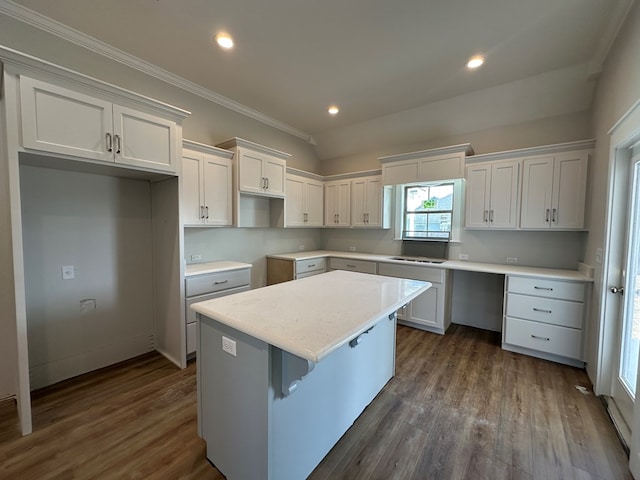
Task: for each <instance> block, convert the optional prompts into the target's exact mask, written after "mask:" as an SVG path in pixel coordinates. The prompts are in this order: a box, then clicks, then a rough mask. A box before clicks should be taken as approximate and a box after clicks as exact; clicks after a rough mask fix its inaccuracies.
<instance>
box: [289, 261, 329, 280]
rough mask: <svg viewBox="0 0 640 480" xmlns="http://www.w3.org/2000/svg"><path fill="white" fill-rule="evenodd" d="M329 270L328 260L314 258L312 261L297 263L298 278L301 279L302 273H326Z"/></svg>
mask: <svg viewBox="0 0 640 480" xmlns="http://www.w3.org/2000/svg"><path fill="white" fill-rule="evenodd" d="M326 269H327V259H326V258H312V259H310V260H298V261H297V262H296V278H300V274H301V273H306V272H313V271H316V270H322V271H325V270H326Z"/></svg>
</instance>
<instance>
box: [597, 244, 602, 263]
mask: <svg viewBox="0 0 640 480" xmlns="http://www.w3.org/2000/svg"><path fill="white" fill-rule="evenodd" d="M596 263H602V249H601V248H596Z"/></svg>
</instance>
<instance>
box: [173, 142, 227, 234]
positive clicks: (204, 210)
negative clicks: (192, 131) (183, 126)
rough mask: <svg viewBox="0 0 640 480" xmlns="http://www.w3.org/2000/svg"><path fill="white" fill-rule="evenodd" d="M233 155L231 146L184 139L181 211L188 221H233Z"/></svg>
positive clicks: (191, 223) (200, 223)
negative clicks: (227, 147) (223, 148)
mask: <svg viewBox="0 0 640 480" xmlns="http://www.w3.org/2000/svg"><path fill="white" fill-rule="evenodd" d="M196 149H197V150H196ZM232 156H233V154H232V153H231V152H229V151H227V150H222V149H219V148H215V147H209V146H208V145H202V144H198V143H196V142H190V141H185V142H184V149H183V151H182V200H181V211H182V216H183V223H184V224H185V225H187V226H206V225H209V226H229V225H231V224H232V223H233V209H232V206H233V203H232V202H233V200H232V199H233V197H232V161H231V157H232Z"/></svg>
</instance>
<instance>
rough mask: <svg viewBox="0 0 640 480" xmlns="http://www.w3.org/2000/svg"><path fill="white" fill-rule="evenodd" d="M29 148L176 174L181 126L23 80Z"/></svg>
mask: <svg viewBox="0 0 640 480" xmlns="http://www.w3.org/2000/svg"><path fill="white" fill-rule="evenodd" d="M20 100H21V106H22V116H21V119H22V143H23V146H24V148H25V149H30V150H36V151H40V152H48V153H54V154H58V155H70V156H74V157H79V158H82V159H85V160H99V161H102V162H109V163H117V164H122V165H129V166H134V167H138V168H143V169H150V170H158V171H162V172H169V173H176V172H177V165H176V152H177V144H178V141H179V139H178V134H177V125H176V122H175V121H173V120H171V119H167V118H162V117H160V116H157V115H151V114H149V113H145V112H142V111H138V110H136V109H133V108H129V107H126V106H123V105H119V104H115V103H112V102H111V101H109V100H106V99H100V98H97V97H93V96H89V95H86V94H84V93H80V92H77V91H74V90H70V89H68V88H63V87H60V86H58V85H53V84H49V83H46V82H43V81H40V80H35V79H32V78H29V77H25V76H21V77H20Z"/></svg>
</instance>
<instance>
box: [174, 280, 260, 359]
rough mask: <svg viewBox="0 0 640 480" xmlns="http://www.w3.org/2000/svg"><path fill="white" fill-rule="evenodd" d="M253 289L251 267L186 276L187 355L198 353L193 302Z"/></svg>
mask: <svg viewBox="0 0 640 480" xmlns="http://www.w3.org/2000/svg"><path fill="white" fill-rule="evenodd" d="M250 289H251V269H250V268H246V267H242V268H239V269H236V270H224V271H220V272H212V273H203V274H200V275H192V276H189V277H187V278H185V297H186V298H185V321H186V329H187V330H186V331H187V335H186V341H187V355H194V354H195V353H196V345H197V342H196V312H194V311H193V310H191V309H190V308H189V307H190V306H191V304H193V303H197V302H204V301H205V300H211V299H214V298H219V297H225V296H227V295H232V294H234V293H240V292H246V291H247V290H250Z"/></svg>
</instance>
